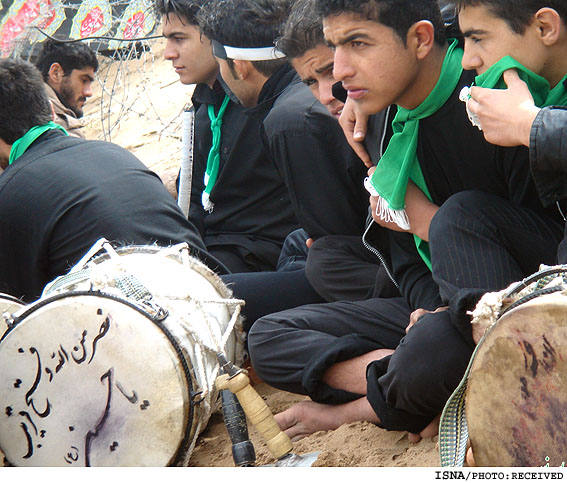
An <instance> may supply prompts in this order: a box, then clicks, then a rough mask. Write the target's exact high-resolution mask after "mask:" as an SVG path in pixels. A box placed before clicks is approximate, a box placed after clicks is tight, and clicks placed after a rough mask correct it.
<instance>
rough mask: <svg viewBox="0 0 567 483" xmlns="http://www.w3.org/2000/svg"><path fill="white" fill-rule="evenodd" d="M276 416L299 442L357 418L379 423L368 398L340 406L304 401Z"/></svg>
mask: <svg viewBox="0 0 567 483" xmlns="http://www.w3.org/2000/svg"><path fill="white" fill-rule="evenodd" d="M274 418H275V419H276V422H277V423H278V425H279V427H280V429H281V430H282V431H283V432H285V433H286V434H287V435H288V436H289V437H290V439H291V440H292V441H298V440H300V439H301V438H304V437H305V436H309V435H310V434H313V433H315V432H317V431H330V430H333V429H337V428H338V427H339V426H341V425H343V424H345V423H352V422H354V421H370V422H373V423H376V422H378V418H377V417H376V413H374V411H373V409H372V407H371V406H370V403H369V402H368V400H367V399H366V398H365V397H363V398H360V399H357V400H356V401H352V402H349V403H346V404H338V405H330V404H319V403H316V402H313V401H303V402H300V403H297V404H294V405H293V406H291V407H290V408H289V409H286V410H285V411H283V412H281V413H279V414H276V415H275V416H274Z"/></svg>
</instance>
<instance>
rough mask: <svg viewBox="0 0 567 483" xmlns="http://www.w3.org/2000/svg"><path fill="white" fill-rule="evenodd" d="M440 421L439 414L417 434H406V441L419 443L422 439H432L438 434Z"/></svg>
mask: <svg viewBox="0 0 567 483" xmlns="http://www.w3.org/2000/svg"><path fill="white" fill-rule="evenodd" d="M440 420H441V414H438V415H437V417H436V418H435V419H434V420H433V421H431V422H430V423H429V424H428V425H427V426H425V428H423V430H422V431H421V432H420V433H419V434H415V433H408V439H409V442H410V443H419V442H420V441H421V439H422V438H433V436H435V435H436V434H438V433H439V421H440Z"/></svg>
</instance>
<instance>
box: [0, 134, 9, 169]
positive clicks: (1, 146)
mask: <svg viewBox="0 0 567 483" xmlns="http://www.w3.org/2000/svg"><path fill="white" fill-rule="evenodd" d="M11 150H12V145H11V144H7V143H6V142H5V141H4V140H3V139H2V138H0V169H3V170H4V169H6V168H7V167H8V161H9V159H10V151H11Z"/></svg>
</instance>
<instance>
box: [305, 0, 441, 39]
mask: <svg viewBox="0 0 567 483" xmlns="http://www.w3.org/2000/svg"><path fill="white" fill-rule="evenodd" d="M316 1H317V5H318V9H319V13H320V14H321V16H322V17H323V18H326V17H331V16H334V15H340V14H342V13H354V14H356V15H360V16H361V17H362V18H365V19H367V20H372V21H375V22H379V23H381V24H382V25H385V26H386V27H390V28H392V29H393V30H394V31H395V32H396V33H397V34H398V36H399V37H400V38H401V39H402V41H403V42H404V44H405V42H406V39H407V35H408V30H409V29H410V27H411V26H412V25H413V24H415V23H416V22H419V21H420V20H428V21H430V22H431V23H432V24H433V28H434V29H435V42H436V43H438V44H443V43H445V40H446V36H445V27H444V24H443V19H442V18H441V12H440V10H439V3H438V1H437V0H316Z"/></svg>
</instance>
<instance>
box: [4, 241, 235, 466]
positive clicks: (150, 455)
mask: <svg viewBox="0 0 567 483" xmlns="http://www.w3.org/2000/svg"><path fill="white" fill-rule="evenodd" d="M100 245H101V244H99V246H97V248H96V249H94V250H93V252H96V251H98V248H100ZM104 249H105V250H106V254H104V255H102V256H98V257H96V258H92V259H91V255H90V254H88V256H87V259H86V260H84V261H82V262H80V263H79V264H78V265H77V267H75V268H74V269H73V270H72V272H71V273H69V274H68V275H66V276H64V277H61V278H59V279H57V280H56V281H55V282H53V283H52V284H51V285H50V286H48V287H47V288H46V290H45V292H44V295H43V296H42V298H41V299H40V300H39V301H37V302H36V303H34V304H32V305H29V306H27V307H25V308H23V309H21V310H20V311H19V312H17V313H15V314H14V316H13V319H14V320H13V326H12V328H11V329H10V330H8V332H7V333H6V334H5V335H4V338H3V339H2V341H1V342H0V374H2V378H0V399H1V400H2V402H3V405H4V407H3V408H2V412H1V413H0V449H1V450H2V452H3V453H4V454H5V455H6V459H7V460H8V461H9V462H10V463H11V464H13V465H16V466H20V465H22V466H23V465H25V466H165V465H186V464H188V460H189V457H190V454H191V451H192V449H193V446H194V444H195V441H196V438H197V436H198V434H199V432H200V431H201V430H202V429H204V427H205V426H206V424H207V422H208V419H209V416H210V414H211V412H212V411H213V410H214V409H216V406H217V402H218V397H217V396H218V394H217V391H216V390H215V388H214V382H215V379H216V377H217V375H218V371H219V366H218V362H217V357H216V354H217V353H218V352H222V353H224V354H225V355H226V356H227V357H228V358H229V359H231V360H233V361H236V362H239V361H238V359H239V356H241V355H242V343H241V341H242V335H241V333H240V332H239V331H241V329H240V321H239V312H240V305H241V304H242V302H241V301H238V300H234V299H232V298H231V294H230V292H229V290H228V289H227V288H226V287H225V286H224V284H223V283H222V281H221V280H220V279H219V278H218V277H217V276H216V275H215V274H214V273H213V272H212V271H210V270H209V269H208V268H207V267H206V266H205V265H203V264H202V263H200V262H199V261H198V260H196V259H193V258H191V257H190V256H189V252H188V248H187V246H186V245H185V244H183V245H181V246H176V247H172V248H168V249H160V248H157V247H126V248H123V249H119V250H116V251H114V250H113V249H112V247H110V246H109V245H108V244H105V245H104Z"/></svg>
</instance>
